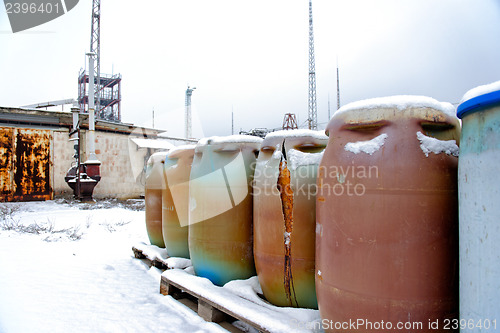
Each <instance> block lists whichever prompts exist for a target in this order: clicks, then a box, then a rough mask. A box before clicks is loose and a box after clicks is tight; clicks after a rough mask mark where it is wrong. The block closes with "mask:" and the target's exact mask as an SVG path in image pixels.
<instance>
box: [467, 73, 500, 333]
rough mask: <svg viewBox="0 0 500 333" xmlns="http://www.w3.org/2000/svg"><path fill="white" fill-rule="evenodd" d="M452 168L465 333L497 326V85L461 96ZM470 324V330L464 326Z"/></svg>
mask: <svg viewBox="0 0 500 333" xmlns="http://www.w3.org/2000/svg"><path fill="white" fill-rule="evenodd" d="M457 111H458V112H457V115H458V116H459V117H460V118H462V136H461V145H460V160H459V165H458V190H459V213H460V214H459V216H460V317H461V319H462V320H465V322H466V323H467V332H491V331H497V330H499V327H500V289H499V287H498V286H499V281H500V266H499V263H500V81H498V82H494V83H492V84H489V85H485V86H480V87H477V88H474V89H472V90H470V91H469V92H467V93H466V94H465V95H464V98H463V99H462V103H461V104H460V105H459V106H458V110H457ZM470 325H472V326H470Z"/></svg>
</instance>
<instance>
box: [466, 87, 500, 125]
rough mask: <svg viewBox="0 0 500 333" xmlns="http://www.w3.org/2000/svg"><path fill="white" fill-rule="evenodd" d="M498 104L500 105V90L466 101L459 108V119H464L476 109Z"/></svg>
mask: <svg viewBox="0 0 500 333" xmlns="http://www.w3.org/2000/svg"><path fill="white" fill-rule="evenodd" d="M496 103H500V90H497V91H492V92H489V93H487V94H483V95H479V96H476V97H474V98H471V99H469V100H466V101H465V102H463V103H462V104H460V105H459V106H458V108H457V117H459V118H462V117H463V116H464V115H465V114H466V113H469V112H471V111H473V110H474V109H478V108H480V107H486V106H489V105H492V104H496Z"/></svg>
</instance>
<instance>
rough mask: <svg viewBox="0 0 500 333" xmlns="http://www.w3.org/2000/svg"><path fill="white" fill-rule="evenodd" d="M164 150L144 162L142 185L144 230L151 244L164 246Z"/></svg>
mask: <svg viewBox="0 0 500 333" xmlns="http://www.w3.org/2000/svg"><path fill="white" fill-rule="evenodd" d="M166 155H167V153H166V152H158V153H154V154H153V155H151V157H150V158H149V159H148V162H147V164H146V184H145V186H144V201H145V210H146V230H147V233H148V237H149V241H150V242H151V245H156V246H159V247H165V243H164V242H163V230H162V217H161V216H162V208H161V205H162V203H161V202H162V198H161V195H162V190H163V189H164V188H165V179H164V178H163V163H164V162H165V157H166Z"/></svg>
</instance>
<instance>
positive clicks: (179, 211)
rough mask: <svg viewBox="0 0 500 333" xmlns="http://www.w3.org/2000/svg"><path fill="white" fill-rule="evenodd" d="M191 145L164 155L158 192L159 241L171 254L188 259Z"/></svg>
mask: <svg viewBox="0 0 500 333" xmlns="http://www.w3.org/2000/svg"><path fill="white" fill-rule="evenodd" d="M194 148H195V145H185V146H179V147H176V148H174V149H172V150H170V151H169V152H168V155H167V157H166V158H165V167H164V172H165V185H166V186H165V188H164V190H163V194H162V200H163V201H162V221H163V223H162V230H163V241H164V242H165V246H166V247H167V251H168V255H169V256H171V257H182V258H189V246H188V229H189V228H188V213H189V175H190V172H191V164H192V163H193V157H194Z"/></svg>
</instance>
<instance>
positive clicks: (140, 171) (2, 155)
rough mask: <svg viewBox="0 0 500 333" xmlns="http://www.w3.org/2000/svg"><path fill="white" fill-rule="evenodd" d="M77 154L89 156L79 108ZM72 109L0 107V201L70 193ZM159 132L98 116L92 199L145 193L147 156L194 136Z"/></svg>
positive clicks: (84, 118)
mask: <svg viewBox="0 0 500 333" xmlns="http://www.w3.org/2000/svg"><path fill="white" fill-rule="evenodd" d="M79 117H80V138H81V142H82V144H81V148H80V156H81V159H82V160H85V159H86V158H87V157H88V156H87V155H88V154H87V151H86V147H87V144H85V143H86V142H87V139H88V138H87V137H88V135H87V134H88V128H89V124H88V117H89V115H88V114H87V113H80V114H79ZM72 129H73V116H72V113H71V112H69V111H68V112H56V111H43V110H28V109H20V108H5V107H0V201H28V200H50V199H53V198H56V197H61V196H67V195H72V194H73V191H72V190H71V188H70V187H69V186H68V184H67V183H66V182H65V179H64V178H65V176H66V174H67V172H68V170H69V169H70V168H71V167H72V166H74V165H75V149H74V141H70V132H71V130H72ZM161 132H162V131H160V130H157V129H152V128H144V127H138V126H134V125H132V124H126V123H118V122H110V121H105V120H102V119H97V120H96V124H95V148H96V151H95V153H96V155H97V158H98V159H99V161H100V162H101V165H100V174H101V180H100V182H99V183H98V185H97V186H96V187H95V189H94V193H93V194H94V197H95V198H104V197H106V198H120V199H125V198H138V197H141V196H143V195H144V182H145V178H144V176H145V174H144V170H145V165H146V162H147V160H148V159H149V156H151V155H152V154H153V153H155V152H157V151H162V150H168V149H170V148H172V147H174V146H175V145H180V144H185V143H190V142H193V141H194V140H187V139H176V138H165V137H163V138H162V137H159V134H160V133H161Z"/></svg>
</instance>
